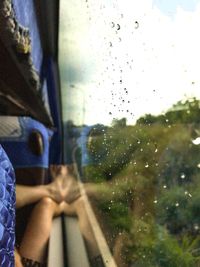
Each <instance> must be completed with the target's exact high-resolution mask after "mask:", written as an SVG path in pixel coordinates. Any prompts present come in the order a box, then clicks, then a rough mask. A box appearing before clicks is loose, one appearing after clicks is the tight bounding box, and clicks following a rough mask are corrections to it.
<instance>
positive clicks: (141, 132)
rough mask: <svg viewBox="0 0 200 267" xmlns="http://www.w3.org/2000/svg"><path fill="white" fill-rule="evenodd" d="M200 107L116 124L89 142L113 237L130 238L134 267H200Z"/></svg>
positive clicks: (195, 103)
mask: <svg viewBox="0 0 200 267" xmlns="http://www.w3.org/2000/svg"><path fill="white" fill-rule="evenodd" d="M199 103H200V102H199V100H197V99H195V98H193V99H188V100H185V101H179V102H178V103H176V104H175V105H174V106H173V107H172V108H171V109H170V110H169V111H167V112H166V114H162V115H158V116H153V115H151V114H148V115H146V116H144V117H142V118H140V119H139V120H138V121H137V123H136V125H134V126H127V125H126V123H124V121H122V120H119V121H115V122H113V125H112V127H107V128H106V129H105V131H104V132H103V133H101V134H99V135H98V136H91V139H90V142H89V143H88V151H89V153H90V155H91V156H92V157H93V159H94V164H93V165H90V166H86V167H85V169H84V172H85V174H86V176H87V180H88V181H90V182H98V183H100V184H99V185H100V187H99V188H100V190H99V191H98V194H99V198H98V201H97V206H98V209H99V210H100V211H101V213H102V214H104V215H102V219H103V218H104V216H105V218H106V219H105V223H106V224H109V227H110V229H111V234H112V233H120V232H121V231H125V232H126V233H127V235H128V237H129V241H128V242H127V244H126V245H124V251H123V253H124V254H125V255H126V258H127V262H129V264H133V266H134V267H140V266H141V267H143V266H145V267H146V266H147V267H179V266H181V267H197V266H200V262H199V255H200V248H199V245H200V243H199V233H200V229H199V228H200V223H199V218H200V179H199V178H200V173H199V167H200V149H199V147H198V146H197V145H194V144H193V143H192V140H193V139H194V138H195V137H198V136H197V133H198V132H199V125H198V123H199V122H200V116H199ZM105 181H106V183H104V182H105ZM135 240H137V242H135Z"/></svg>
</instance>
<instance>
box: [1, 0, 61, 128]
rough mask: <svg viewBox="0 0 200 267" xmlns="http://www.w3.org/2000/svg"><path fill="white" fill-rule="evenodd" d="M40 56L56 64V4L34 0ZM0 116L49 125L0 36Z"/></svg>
mask: <svg viewBox="0 0 200 267" xmlns="http://www.w3.org/2000/svg"><path fill="white" fill-rule="evenodd" d="M34 3H35V7H36V14H37V18H38V25H39V30H40V35H41V41H42V48H43V54H44V56H50V57H52V58H53V59H54V60H55V61H56V62H57V57H58V27H59V1H58V0H50V1H49V0H42V1H41V0H34ZM0 63H1V64H0V114H1V115H23V116H24V115H28V116H31V117H33V118H35V119H37V120H39V121H41V122H43V123H44V124H45V125H47V126H50V127H51V126H52V125H53V124H52V121H51V118H50V117H49V115H48V112H47V111H46V109H45V107H44V104H43V102H42V98H41V95H40V93H39V92H38V91H37V90H35V88H32V87H31V86H30V84H29V83H28V82H27V78H26V75H25V74H24V71H23V69H22V68H21V65H20V64H19V62H18V58H17V57H16V55H15V53H14V51H13V49H12V47H11V45H10V44H8V43H7V42H6V41H5V39H2V38H1V36H0Z"/></svg>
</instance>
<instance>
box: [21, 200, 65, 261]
mask: <svg viewBox="0 0 200 267" xmlns="http://www.w3.org/2000/svg"><path fill="white" fill-rule="evenodd" d="M61 212H62V205H59V204H57V203H56V202H54V201H53V200H52V199H50V198H48V197H45V198H43V199H42V200H41V201H40V202H38V204H36V206H35V208H34V209H33V212H32V214H31V216H30V219H29V223H28V225H27V228H26V231H25V234H24V237H23V239H22V243H21V245H20V248H19V253H20V255H21V256H22V257H25V258H28V259H31V260H34V261H38V262H41V263H43V262H44V260H45V255H46V248H47V242H48V239H49V235H50V231H51V227H52V219H53V217H54V216H57V215H59V214H60V213H61Z"/></svg>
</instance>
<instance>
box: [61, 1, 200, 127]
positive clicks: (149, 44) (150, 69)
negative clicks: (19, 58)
mask: <svg viewBox="0 0 200 267" xmlns="http://www.w3.org/2000/svg"><path fill="white" fill-rule="evenodd" d="M199 26H200V0H100V1H96V0H85V1H80V0H68V1H64V0H61V10H60V43H59V46H60V49H59V60H60V70H61V84H62V100H63V115H64V120H73V121H74V122H75V123H76V124H82V123H85V124H90V125H92V124H96V123H104V124H107V125H109V124H110V123H111V122H112V120H113V119H116V118H117V119H120V118H123V117H126V118H127V121H128V123H129V124H134V123H135V121H136V120H137V119H138V118H139V117H141V116H143V115H144V114H148V113H151V114H154V115H156V114H160V113H162V112H165V111H167V110H168V109H169V108H170V107H171V106H172V105H173V104H175V103H176V102H177V101H179V100H184V99H187V98H190V97H194V96H195V97H197V98H200V75H199V73H200V52H199V47H200V37H199V36H200V35H199Z"/></svg>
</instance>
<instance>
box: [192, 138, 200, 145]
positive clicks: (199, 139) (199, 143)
mask: <svg viewBox="0 0 200 267" xmlns="http://www.w3.org/2000/svg"><path fill="white" fill-rule="evenodd" d="M192 143H193V144H194V145H200V137H197V138H196V139H194V140H192Z"/></svg>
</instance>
